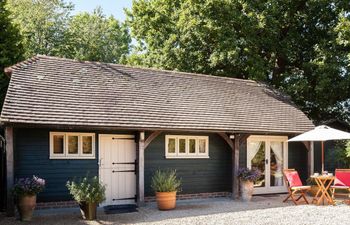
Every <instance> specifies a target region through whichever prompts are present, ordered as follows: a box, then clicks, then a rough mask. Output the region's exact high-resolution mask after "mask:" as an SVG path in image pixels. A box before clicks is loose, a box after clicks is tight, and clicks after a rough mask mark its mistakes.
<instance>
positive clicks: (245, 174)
mask: <svg viewBox="0 0 350 225" xmlns="http://www.w3.org/2000/svg"><path fill="white" fill-rule="evenodd" d="M237 176H238V177H239V180H240V185H241V187H240V188H241V197H242V200H243V201H250V200H251V199H252V196H253V192H254V182H255V181H257V180H258V179H259V178H260V177H261V173H260V171H259V170H258V169H254V168H253V169H248V168H240V169H239V170H238V174H237Z"/></svg>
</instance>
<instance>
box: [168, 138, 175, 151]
mask: <svg viewBox="0 0 350 225" xmlns="http://www.w3.org/2000/svg"><path fill="white" fill-rule="evenodd" d="M168 153H175V138H169V140H168Z"/></svg>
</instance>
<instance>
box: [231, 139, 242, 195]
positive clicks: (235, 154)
mask: <svg viewBox="0 0 350 225" xmlns="http://www.w3.org/2000/svg"><path fill="white" fill-rule="evenodd" d="M239 140H240V135H239V134H235V139H234V149H233V151H232V167H233V168H232V198H233V199H238V198H239V180H238V177H237V173H238V168H239Z"/></svg>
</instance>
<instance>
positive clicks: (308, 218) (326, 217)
mask: <svg viewBox="0 0 350 225" xmlns="http://www.w3.org/2000/svg"><path fill="white" fill-rule="evenodd" d="M283 197H284V196H272V197H261V196H256V197H254V198H253V201H252V202H249V203H245V202H240V201H232V200H230V199H227V198H222V199H206V200H192V201H178V204H177V208H176V210H172V211H158V210H157V209H156V206H155V204H149V205H147V206H146V207H142V208H140V209H139V212H137V213H127V214H115V215H105V214H104V213H103V212H100V213H99V215H98V220H97V221H83V220H81V219H80V215H79V212H77V210H73V211H72V210H69V211H62V210H56V211H52V210H49V211H40V212H37V215H36V216H35V217H34V219H33V221H32V222H29V223H26V224H39V225H40V224H53V225H63V224H91V225H102V224H103V225H105V224H106V225H107V224H108V225H109V224H139V225H151V224H152V225H153V224H154V225H158V224H175V225H176V224H179V225H180V224H181V225H184V224H189V225H196V224H208V225H210V224H215V225H220V224H239V225H241V224H242V225H244V224H257V225H262V224H266V225H267V224H269V225H271V224H283V225H284V224H310V225H311V224H321V225H323V224H325V225H326V224H327V225H329V224H341V225H350V206H348V205H345V204H340V205H337V206H315V205H298V206H294V205H292V204H291V203H282V199H283ZM0 224H9V225H12V224H13V225H15V224H23V223H21V222H19V221H18V220H15V219H14V218H5V217H1V216H0Z"/></svg>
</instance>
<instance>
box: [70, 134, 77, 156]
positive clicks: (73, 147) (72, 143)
mask: <svg viewBox="0 0 350 225" xmlns="http://www.w3.org/2000/svg"><path fill="white" fill-rule="evenodd" d="M78 143H79V136H70V135H69V136H68V154H78V147H79V146H78V145H79V144H78Z"/></svg>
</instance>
